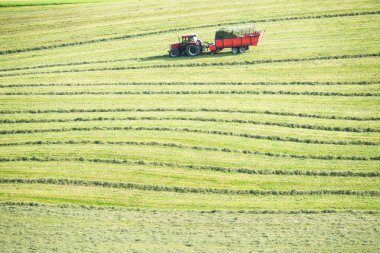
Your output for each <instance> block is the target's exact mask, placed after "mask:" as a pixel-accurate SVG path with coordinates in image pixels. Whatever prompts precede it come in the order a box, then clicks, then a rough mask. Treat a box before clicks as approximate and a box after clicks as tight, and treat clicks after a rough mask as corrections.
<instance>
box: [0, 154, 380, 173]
mask: <svg viewBox="0 0 380 253" xmlns="http://www.w3.org/2000/svg"><path fill="white" fill-rule="evenodd" d="M1 162H89V163H104V164H130V165H139V166H159V167H168V168H181V169H189V170H207V171H218V172H224V173H240V174H257V175H289V176H297V175H299V176H313V177H314V176H321V177H380V172H375V171H371V172H359V171H358V172H355V171H318V170H290V169H253V168H229V167H224V166H212V165H195V164H181V163H174V162H161V161H146V160H129V159H106V158H85V157H36V156H18V157H0V163H1Z"/></svg>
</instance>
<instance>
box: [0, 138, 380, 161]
mask: <svg viewBox="0 0 380 253" xmlns="http://www.w3.org/2000/svg"><path fill="white" fill-rule="evenodd" d="M85 144H92V145H133V146H153V147H170V148H178V149H190V150H204V151H215V152H223V153H239V154H245V155H263V156H269V157H285V158H297V159H318V160H354V161H356V160H362V161H370V160H380V156H333V155H297V154H288V153H273V152H262V151H257V150H241V149H233V148H228V147H223V148H217V147H206V146H188V145H182V144H177V143H162V142H155V141H152V142H142V141H140V142H138V141H101V140H90V141H89V140H88V141H84V140H83V141H74V140H69V141H28V142H10V143H0V147H10V146H29V145H32V146H33V145H85Z"/></svg>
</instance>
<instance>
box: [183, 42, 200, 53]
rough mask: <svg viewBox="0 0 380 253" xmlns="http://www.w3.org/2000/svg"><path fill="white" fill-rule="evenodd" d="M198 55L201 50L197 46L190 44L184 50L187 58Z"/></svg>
mask: <svg viewBox="0 0 380 253" xmlns="http://www.w3.org/2000/svg"><path fill="white" fill-rule="evenodd" d="M200 53H201V49H200V48H199V46H197V45H194V44H191V45H188V46H187V48H186V54H187V55H188V56H197V55H199V54H200Z"/></svg>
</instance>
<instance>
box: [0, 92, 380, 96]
mask: <svg viewBox="0 0 380 253" xmlns="http://www.w3.org/2000/svg"><path fill="white" fill-rule="evenodd" d="M223 94H236V95H290V96H339V97H378V96H380V93H371V92H363V93H359V92H347V93H346V92H318V91H302V92H298V91H270V90H266V91H253V90H227V91H226V90H197V91H189V90H173V91H172V90H170V91H167V90H164V91H151V90H145V91H61V92H54V91H50V92H3V93H0V96H78V95H223Z"/></svg>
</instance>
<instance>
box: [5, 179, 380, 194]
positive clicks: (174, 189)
mask: <svg viewBox="0 0 380 253" xmlns="http://www.w3.org/2000/svg"><path fill="white" fill-rule="evenodd" d="M0 184H54V185H75V186H96V187H105V188H122V189H136V190H144V191H165V192H177V193H213V194H231V195H259V196H260V195H263V196H265V195H352V196H372V197H375V196H376V197H377V196H380V191H370V190H365V191H357V190H309V191H299V190H254V189H236V190H235V189H227V188H195V187H182V186H165V185H149V184H137V183H127V182H110V181H94V180H80V179H63V178H0Z"/></svg>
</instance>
